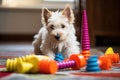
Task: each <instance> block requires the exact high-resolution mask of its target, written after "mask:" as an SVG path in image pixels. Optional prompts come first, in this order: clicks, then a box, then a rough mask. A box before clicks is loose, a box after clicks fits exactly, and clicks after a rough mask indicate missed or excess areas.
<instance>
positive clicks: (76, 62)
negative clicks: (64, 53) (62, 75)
mask: <svg viewBox="0 0 120 80" xmlns="http://www.w3.org/2000/svg"><path fill="white" fill-rule="evenodd" d="M85 65H86V60H85V58H84V56H83V55H81V54H72V55H71V56H70V58H69V60H67V61H62V62H58V68H59V69H64V68H73V69H76V70H79V69H80V68H81V67H84V66H85Z"/></svg>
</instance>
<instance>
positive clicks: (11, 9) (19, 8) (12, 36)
mask: <svg viewBox="0 0 120 80" xmlns="http://www.w3.org/2000/svg"><path fill="white" fill-rule="evenodd" d="M68 3H69V4H70V5H71V7H72V9H73V10H74V14H75V18H76V21H75V24H74V25H75V28H76V31H77V34H76V35H77V37H78V40H79V41H80V37H81V36H80V35H81V13H82V10H83V9H86V10H87V15H88V24H89V32H90V40H91V46H120V25H119V24H120V0H86V1H85V0H0V43H2V42H5V43H6V42H22V41H23V42H32V41H33V35H35V34H36V33H37V32H38V30H39V29H40V27H41V26H42V24H41V9H42V7H47V8H48V9H50V10H53V11H55V10H58V9H60V10H61V9H63V8H64V6H65V5H66V4H68ZM83 6H84V7H83ZM85 6H86V7H85Z"/></svg>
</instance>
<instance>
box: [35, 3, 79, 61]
mask: <svg viewBox="0 0 120 80" xmlns="http://www.w3.org/2000/svg"><path fill="white" fill-rule="evenodd" d="M42 22H43V27H42V28H41V29H40V30H39V32H38V34H36V35H35V40H34V41H33V45H34V51H35V54H44V55H47V56H49V57H50V58H52V59H54V58H55V53H57V52H60V53H62V54H63V56H64V57H65V58H68V57H69V56H70V55H71V54H73V53H74V54H78V53H79V52H80V48H79V46H80V45H79V42H78V41H77V40H76V36H75V28H74V26H73V22H74V16H73V12H72V9H71V8H70V6H69V5H67V6H66V7H65V9H64V10H63V11H61V12H59V11H56V12H52V11H49V10H48V9H46V8H43V10H42ZM62 25H64V26H63V27H62ZM51 27H52V28H51ZM57 34H58V35H59V36H60V39H59V40H57V39H56V38H55V36H56V35H57Z"/></svg>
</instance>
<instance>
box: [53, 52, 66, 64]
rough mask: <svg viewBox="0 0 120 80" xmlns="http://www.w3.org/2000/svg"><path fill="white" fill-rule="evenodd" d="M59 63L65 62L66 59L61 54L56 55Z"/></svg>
mask: <svg viewBox="0 0 120 80" xmlns="http://www.w3.org/2000/svg"><path fill="white" fill-rule="evenodd" d="M54 60H56V61H57V62H61V61H63V60H64V57H63V55H62V54H61V53H55V59H54Z"/></svg>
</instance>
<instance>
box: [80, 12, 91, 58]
mask: <svg viewBox="0 0 120 80" xmlns="http://www.w3.org/2000/svg"><path fill="white" fill-rule="evenodd" d="M81 44H82V46H81V48H82V52H81V53H82V54H83V55H84V56H85V57H86V58H87V57H89V56H90V39H89V31H88V22H87V14H86V10H83V14H82V27H81Z"/></svg>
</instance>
